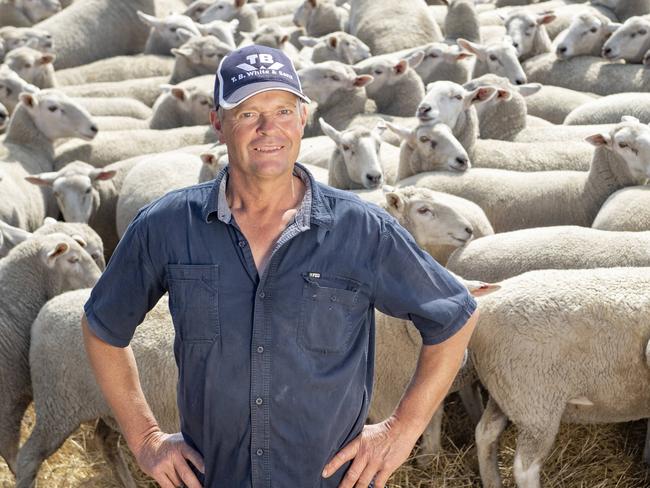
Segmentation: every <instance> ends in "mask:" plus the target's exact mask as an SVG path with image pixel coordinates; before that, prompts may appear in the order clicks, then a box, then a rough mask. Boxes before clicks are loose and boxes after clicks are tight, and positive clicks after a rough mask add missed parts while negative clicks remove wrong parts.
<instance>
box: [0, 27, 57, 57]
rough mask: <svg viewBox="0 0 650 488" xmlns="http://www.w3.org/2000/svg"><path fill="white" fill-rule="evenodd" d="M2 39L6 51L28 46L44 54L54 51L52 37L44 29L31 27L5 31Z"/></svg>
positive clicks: (0, 35)
mask: <svg viewBox="0 0 650 488" xmlns="http://www.w3.org/2000/svg"><path fill="white" fill-rule="evenodd" d="M0 37H2V39H3V40H4V47H5V51H6V52H9V51H13V50H14V49H16V48H19V47H22V46H28V47H31V48H34V49H36V50H38V51H41V52H44V53H51V52H53V51H54V40H53V39H52V35H51V34H49V33H48V32H46V31H44V30H42V29H34V28H31V27H14V28H10V29H8V30H4V31H3V32H2V33H1V34H0Z"/></svg>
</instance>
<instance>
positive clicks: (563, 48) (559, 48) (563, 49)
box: [557, 46, 566, 54]
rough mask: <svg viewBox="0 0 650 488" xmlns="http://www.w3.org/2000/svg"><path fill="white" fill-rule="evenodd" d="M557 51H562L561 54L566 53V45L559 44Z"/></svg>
mask: <svg viewBox="0 0 650 488" xmlns="http://www.w3.org/2000/svg"><path fill="white" fill-rule="evenodd" d="M557 52H559V53H561V54H564V53H566V46H559V47H558V48H557Z"/></svg>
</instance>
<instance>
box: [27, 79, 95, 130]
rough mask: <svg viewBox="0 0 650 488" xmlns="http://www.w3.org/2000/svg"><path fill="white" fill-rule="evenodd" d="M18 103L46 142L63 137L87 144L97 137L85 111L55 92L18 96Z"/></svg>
mask: <svg viewBox="0 0 650 488" xmlns="http://www.w3.org/2000/svg"><path fill="white" fill-rule="evenodd" d="M20 101H21V103H22V105H23V106H24V107H25V109H26V110H27V112H28V113H29V115H30V116H31V118H32V119H33V121H34V124H36V126H37V127H38V129H39V130H40V131H41V132H42V133H43V134H44V135H45V137H47V138H48V139H49V140H50V141H54V140H55V139H59V138H63V137H80V138H82V139H85V140H87V141H89V140H91V139H93V138H94V137H95V136H96V135H97V125H96V124H95V122H94V121H93V119H92V117H91V116H90V114H89V113H88V111H87V110H86V109H85V108H83V107H82V106H81V105H79V104H78V103H76V102H74V101H73V100H72V99H71V98H70V97H68V96H66V95H64V94H63V93H61V92H59V91H57V90H41V91H39V92H38V93H21V94H20Z"/></svg>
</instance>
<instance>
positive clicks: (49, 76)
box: [4, 46, 57, 88]
mask: <svg viewBox="0 0 650 488" xmlns="http://www.w3.org/2000/svg"><path fill="white" fill-rule="evenodd" d="M55 58H56V56H55V55H54V54H50V53H42V52H40V51H37V50H36V49H32V48H31V47H27V46H23V47H19V48H16V49H14V50H13V51H11V52H9V53H7V55H6V56H5V60H4V63H5V64H6V65H7V66H8V67H9V68H11V69H12V70H14V71H15V72H16V73H18V76H20V77H21V78H22V79H23V80H25V81H26V82H27V83H31V84H32V85H34V86H37V87H38V88H53V87H55V86H56V85H57V82H56V77H55V74H54V66H52V63H53V62H54V59H55Z"/></svg>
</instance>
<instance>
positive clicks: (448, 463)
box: [0, 396, 650, 488]
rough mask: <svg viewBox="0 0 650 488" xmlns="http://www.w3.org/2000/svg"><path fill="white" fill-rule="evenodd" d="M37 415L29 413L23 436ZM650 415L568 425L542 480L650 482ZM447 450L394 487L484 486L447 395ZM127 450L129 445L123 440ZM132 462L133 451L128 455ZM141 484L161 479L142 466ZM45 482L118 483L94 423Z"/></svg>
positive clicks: (45, 473)
mask: <svg viewBox="0 0 650 488" xmlns="http://www.w3.org/2000/svg"><path fill="white" fill-rule="evenodd" d="M33 420H34V416H33V412H32V411H31V410H30V411H29V412H28V414H27V416H26V417H25V421H24V429H23V438H25V437H26V436H27V434H28V432H29V429H30V428H31V425H32V423H33ZM645 429H646V422H645V421H638V422H630V423H626V424H611V425H598V426H596V425H587V426H581V425H578V426H576V425H566V426H564V427H563V428H562V429H561V431H560V434H559V435H558V438H557V440H556V442H555V448H554V450H553V452H552V453H551V455H550V457H549V459H547V461H546V463H545V464H544V470H543V474H542V483H543V485H544V486H545V487H546V488H643V487H650V472H649V471H648V470H647V469H646V467H645V465H644V464H643V463H642V461H641V452H642V450H643V443H644V438H645ZM443 434H444V439H443V447H444V452H443V453H441V454H440V455H438V456H436V457H435V458H433V459H431V460H429V461H430V462H428V463H427V468H426V469H421V468H419V467H418V464H417V463H416V462H415V458H416V457H417V453H416V454H415V455H414V457H413V458H412V459H411V460H410V461H409V462H408V463H407V464H406V465H405V466H403V467H402V469H400V470H399V471H398V472H396V473H395V474H394V475H393V477H392V478H391V480H390V483H389V485H388V486H389V487H390V488H434V487H435V488H472V487H480V486H481V483H480V477H479V475H478V466H477V462H476V454H475V448H474V443H473V440H472V438H473V434H472V427H471V426H470V425H469V422H468V421H467V419H466V416H465V415H464V412H463V410H462V407H461V406H460V402H459V401H458V400H457V399H456V398H455V397H453V396H452V397H451V398H450V399H449V400H448V401H447V415H446V417H445V421H444V424H443ZM515 438H516V429H515V428H514V427H512V426H511V427H509V428H508V429H507V430H506V432H505V433H504V435H503V436H502V442H501V449H500V460H499V461H500V471H501V476H502V477H503V481H504V487H505V488H512V487H514V486H515V485H514V481H513V478H512V469H511V467H512V462H513V457H514V446H515ZM123 449H125V450H126V446H124V447H123ZM129 459H130V460H131V463H132V464H133V460H132V458H131V457H130V456H129ZM132 467H133V472H134V473H135V478H136V480H137V482H138V487H140V488H153V487H155V486H156V484H155V483H153V482H152V481H151V480H148V479H147V477H146V476H144V475H143V474H142V473H141V472H140V471H138V470H137V469H136V468H135V466H132ZM11 486H13V476H12V475H11V473H10V472H9V470H8V468H7V466H6V465H5V464H4V463H2V462H0V487H2V488H9V487H11ZM37 486H38V487H39V488H59V487H61V488H64V487H65V488H75V487H83V488H90V487H92V488H119V487H120V485H119V484H118V483H117V482H116V481H115V480H114V479H113V475H112V472H111V470H110V469H109V467H108V466H107V465H106V463H105V462H104V461H103V459H102V456H101V453H100V452H99V450H98V449H97V448H96V446H95V443H94V441H93V426H91V425H84V426H82V428H81V429H79V430H78V431H77V432H76V433H75V434H74V435H73V436H72V437H71V438H70V439H68V441H67V442H66V443H65V444H64V445H63V447H62V448H61V449H59V451H58V452H56V453H55V454H54V455H53V456H52V457H51V458H50V459H49V460H48V461H46V462H45V463H44V464H43V466H42V467H41V470H40V473H39V478H38V485H37Z"/></svg>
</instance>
